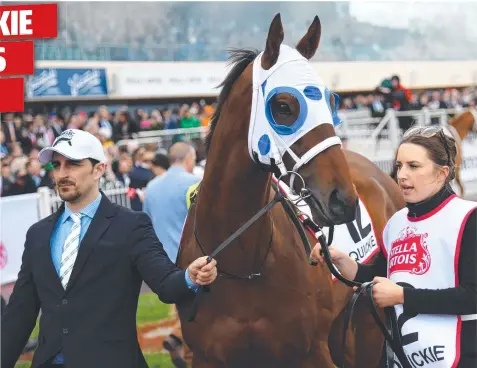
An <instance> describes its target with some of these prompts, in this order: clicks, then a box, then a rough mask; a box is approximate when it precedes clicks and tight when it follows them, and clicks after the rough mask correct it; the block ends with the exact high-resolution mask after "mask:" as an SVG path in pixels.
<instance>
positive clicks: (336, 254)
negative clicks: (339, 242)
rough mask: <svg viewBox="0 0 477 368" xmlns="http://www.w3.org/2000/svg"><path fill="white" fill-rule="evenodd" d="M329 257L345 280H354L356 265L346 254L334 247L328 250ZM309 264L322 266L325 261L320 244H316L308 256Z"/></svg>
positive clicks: (356, 270)
mask: <svg viewBox="0 0 477 368" xmlns="http://www.w3.org/2000/svg"><path fill="white" fill-rule="evenodd" d="M328 249H329V251H330V255H331V262H332V263H333V264H334V265H335V266H336V268H337V269H338V271H339V272H340V273H341V274H342V275H343V276H344V277H346V278H347V279H350V280H354V278H355V277H356V273H357V272H358V264H357V263H356V261H355V260H354V259H353V258H351V257H350V256H349V255H348V254H347V253H345V252H342V251H341V250H339V249H336V248H334V247H329V248H328ZM310 262H315V263H318V264H321V265H322V264H324V263H325V260H324V258H323V255H322V254H321V244H320V243H319V242H318V243H316V245H315V247H314V248H313V250H312V251H311V254H310Z"/></svg>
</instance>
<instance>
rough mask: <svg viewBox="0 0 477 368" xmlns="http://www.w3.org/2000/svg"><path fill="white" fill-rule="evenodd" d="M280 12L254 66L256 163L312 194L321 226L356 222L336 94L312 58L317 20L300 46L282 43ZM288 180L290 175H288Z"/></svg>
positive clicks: (252, 136)
mask: <svg viewBox="0 0 477 368" xmlns="http://www.w3.org/2000/svg"><path fill="white" fill-rule="evenodd" d="M283 36H284V33H283V26H282V22H281V18H280V14H277V15H276V16H275V18H274V19H273V21H272V23H271V25H270V31H269V34H268V37H267V41H266V47H265V51H263V52H262V53H260V54H259V55H258V56H257V57H256V58H255V60H254V62H253V97H252V109H251V117H250V127H249V134H248V147H249V153H250V155H251V157H252V159H253V160H254V161H255V162H256V163H259V164H261V165H265V166H266V167H268V168H269V169H271V170H272V171H274V172H275V173H276V175H280V174H281V175H286V174H287V172H290V171H291V172H292V173H290V175H289V176H288V177H289V178H290V182H289V184H290V187H291V188H292V189H293V190H294V191H295V192H297V193H299V192H300V191H301V190H302V189H304V188H303V183H302V181H301V180H297V179H296V175H295V174H294V173H298V174H299V175H300V176H301V177H303V179H304V182H305V183H304V184H305V187H306V189H307V190H308V191H309V193H311V196H309V197H308V199H307V202H308V204H309V205H310V207H311V208H312V211H313V216H314V217H315V219H316V220H318V221H319V222H321V223H322V224H323V225H332V224H342V223H345V222H350V221H352V220H354V218H355V209H356V205H357V203H358V195H357V193H356V190H355V187H354V185H353V183H352V181H351V175H350V172H349V167H348V164H347V161H346V158H345V156H344V153H343V151H342V149H341V140H340V138H339V137H337V136H336V134H335V130H334V125H336V124H338V123H339V118H338V116H337V112H336V111H337V107H338V101H339V100H338V96H337V95H336V94H334V93H332V92H331V91H330V90H329V89H328V88H327V87H326V86H325V85H324V83H323V81H322V80H321V78H319V77H318V75H317V74H316V72H315V70H314V68H313V67H312V66H311V64H310V62H309V59H310V58H311V57H313V55H314V54H315V52H316V50H317V49H318V45H319V42H320V36H321V23H320V20H319V18H318V17H315V19H314V21H313V23H312V24H311V26H310V28H309V29H308V32H307V33H306V34H305V36H304V37H303V38H302V39H301V41H300V42H299V43H298V45H297V46H296V48H295V49H294V48H291V47H289V46H286V45H282V41H283ZM285 177H287V176H285Z"/></svg>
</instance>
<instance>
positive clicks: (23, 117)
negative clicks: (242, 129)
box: [0, 80, 477, 196]
mask: <svg viewBox="0 0 477 368" xmlns="http://www.w3.org/2000/svg"><path fill="white" fill-rule="evenodd" d="M388 82H389V80H385V81H384V82H383V84H382V86H380V87H379V88H378V89H377V90H376V91H375V92H374V93H369V94H357V95H355V96H350V97H345V98H343V99H342V101H341V106H340V110H341V111H344V110H363V109H368V110H369V111H370V114H371V115H372V116H376V117H379V116H384V114H385V111H386V109H387V108H389V107H394V108H398V109H399V108H402V107H403V106H405V105H404V103H403V102H402V103H401V104H400V105H399V106H396V101H395V99H394V97H392V96H394V95H392V96H391V95H390V94H389V91H390V90H392V88H391V89H390V90H386V88H388V87H392V83H391V84H390V85H389V86H388V85H387V84H386V83H388ZM398 92H399V91H398ZM390 96H391V98H390ZM397 96H398V97H399V95H397ZM404 96H409V101H408V106H407V110H419V109H422V108H427V109H430V110H435V109H443V108H457V109H458V108H459V107H460V108H465V107H469V106H475V98H476V96H477V94H476V91H475V90H474V89H472V88H464V89H449V90H441V91H439V90H435V91H424V92H413V91H408V92H407V93H405V94H404ZM401 97H402V96H401ZM214 109H215V105H214V104H212V105H207V104H206V103H205V102H204V101H203V100H201V101H199V102H194V103H192V104H191V105H185V104H184V105H182V106H179V107H177V108H156V107H151V108H150V109H136V110H134V109H132V108H131V107H128V106H123V107H121V108H118V109H117V110H115V111H111V110H110V109H109V108H108V106H100V107H99V108H98V109H97V110H95V111H92V112H90V113H86V112H85V111H69V110H65V111H60V112H53V113H50V114H49V115H42V114H30V113H25V114H2V123H1V132H0V158H1V166H2V167H1V179H0V180H1V185H0V195H1V196H10V195H16V194H25V193H33V192H36V191H37V188H38V187H40V186H47V187H50V188H52V189H53V188H54V182H53V180H52V175H51V174H50V172H51V171H50V170H51V168H50V167H49V166H48V165H46V166H41V165H40V163H39V162H38V159H37V156H38V152H39V150H41V149H42V148H43V147H46V146H49V145H51V144H52V143H53V141H54V140H55V138H56V137H58V136H59V135H60V134H61V132H62V131H63V130H65V129H68V128H74V129H84V130H86V131H89V132H90V133H92V134H94V135H95V136H96V137H98V138H99V139H100V141H101V142H102V143H103V146H104V148H105V151H106V153H107V157H108V170H107V174H106V176H105V180H107V181H108V182H112V183H121V184H122V185H124V186H126V187H131V188H136V189H141V188H143V187H145V184H147V182H148V181H149V180H151V179H152V178H153V177H154V176H155V175H157V174H158V173H160V172H161V170H163V169H164V168H165V166H167V148H168V147H167V146H162V147H161V146H158V145H157V144H150V145H144V146H138V145H137V144H135V143H133V142H134V141H127V140H128V139H130V138H134V137H135V134H136V133H138V132H139V131H147V130H167V129H177V128H197V127H207V126H208V124H209V122H210V119H211V117H212V115H213V113H214ZM190 137H192V141H193V142H192V143H193V144H194V146H195V148H196V150H197V162H201V161H203V160H204V158H205V157H204V149H203V144H202V143H203V142H202V140H201V139H200V138H199V139H197V138H194V135H189V138H190ZM173 138H174V139H177V140H179V139H184V136H183V135H176V136H174V137H173ZM174 139H172V140H170V141H169V145H170V144H172V143H174ZM125 140H126V141H125ZM139 193H140V191H139Z"/></svg>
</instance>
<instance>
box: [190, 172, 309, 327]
mask: <svg viewBox="0 0 477 368" xmlns="http://www.w3.org/2000/svg"><path fill="white" fill-rule="evenodd" d="M288 174H291V172H287V175H288ZM294 174H295V175H296V176H297V177H299V178H300V179H301V180H302V184H303V186H302V189H301V191H300V194H299V199H298V201H299V200H305V199H306V198H308V197H309V196H310V195H311V193H310V191H309V190H308V189H306V188H305V181H304V179H303V177H302V176H301V175H300V174H298V173H296V172H294ZM282 177H283V175H281V176H279V177H278V183H277V184H274V183H273V182H272V187H273V189H274V190H275V196H274V197H273V199H272V200H271V201H270V202H268V203H267V204H266V205H265V206H264V207H262V208H261V209H260V210H259V211H258V212H257V213H255V215H253V216H252V217H251V218H250V219H249V220H248V221H247V222H245V223H244V224H243V225H242V226H241V227H240V228H239V229H238V230H236V231H235V232H234V233H233V234H232V235H230V236H229V237H228V238H227V239H225V240H224V241H223V242H222V243H220V244H219V245H218V246H217V247H216V248H215V249H214V251H213V252H212V253H210V254H209V255H208V254H207V252H206V251H205V248H204V247H203V245H202V244H201V242H200V240H199V233H198V229H197V212H198V205H199V197H200V196H199V195H197V196H196V198H197V199H196V202H195V203H194V204H193V205H195V213H194V237H195V240H196V241H197V244H198V245H199V247H200V249H201V251H202V253H203V254H204V255H207V263H210V262H211V261H212V259H213V258H215V257H216V256H217V255H218V254H219V253H220V252H222V251H223V250H224V249H225V248H227V247H228V246H229V245H230V244H232V243H233V242H234V240H236V239H237V238H238V237H239V236H240V235H242V234H243V233H244V232H245V231H246V230H247V229H248V228H249V227H250V226H252V225H253V224H254V223H255V222H256V221H257V220H258V219H260V218H261V217H262V216H264V215H265V214H267V213H268V212H269V211H270V210H271V209H272V208H273V207H274V206H275V205H276V204H277V203H281V204H282V206H283V208H284V209H285V212H286V213H287V214H288V216H289V217H290V219H291V220H292V222H293V224H294V225H295V227H296V229H297V230H298V233H299V235H300V238H301V240H302V242H303V246H304V249H305V253H306V255H307V257H308V258H309V257H310V254H311V246H310V243H309V241H308V238H307V235H306V232H305V229H304V228H303V225H302V224H301V222H300V220H299V219H298V217H297V215H296V212H295V211H294V207H293V205H292V204H291V203H290V200H289V199H288V198H287V197H286V196H285V195H284V194H283V193H282V191H281V190H280V187H279V183H280V181H281V180H282ZM199 190H200V189H199ZM273 227H274V226H273V219H272V232H271V236H270V240H269V244H268V249H267V251H266V254H265V257H264V259H263V261H262V262H261V265H260V267H259V271H258V272H256V273H251V274H249V275H247V276H238V275H233V274H231V273H228V272H224V271H221V272H220V275H223V276H226V277H229V278H232V279H238V280H255V279H257V278H258V277H260V276H262V272H261V270H262V268H263V266H264V264H265V261H266V259H267V256H268V254H269V253H270V249H271V246H272V243H273ZM209 291H210V288H209V287H208V286H201V287H199V290H198V291H197V293H196V296H195V299H194V303H193V305H192V310H191V313H190V316H189V318H188V320H189V322H191V321H193V320H194V319H195V316H196V314H197V310H198V306H199V303H200V300H201V299H202V298H203V295H204V293H205V292H209Z"/></svg>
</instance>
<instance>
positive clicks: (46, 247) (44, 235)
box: [38, 204, 65, 295]
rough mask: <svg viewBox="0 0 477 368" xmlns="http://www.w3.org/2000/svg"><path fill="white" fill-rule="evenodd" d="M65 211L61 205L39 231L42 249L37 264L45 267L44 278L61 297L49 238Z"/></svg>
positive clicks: (61, 288)
mask: <svg viewBox="0 0 477 368" xmlns="http://www.w3.org/2000/svg"><path fill="white" fill-rule="evenodd" d="M64 210H65V205H64V204H62V205H61V207H60V208H59V209H58V211H56V212H55V213H54V214H52V215H50V216H49V217H48V221H46V223H45V225H44V228H43V229H42V230H41V231H39V236H41V239H40V243H41V244H42V249H41V251H40V254H39V256H38V257H39V258H40V259H39V263H40V264H42V263H43V264H44V265H45V271H44V272H45V276H46V277H47V278H48V279H49V281H50V282H51V285H53V288H54V289H55V291H57V292H58V293H59V295H61V294H62V293H63V291H64V290H63V285H62V284H61V280H60V278H59V276H58V273H57V272H56V269H55V265H54V264H53V257H52V254H51V237H52V236H53V230H54V229H55V226H56V223H57V222H58V219H59V218H60V216H61V215H62V214H63V212H64Z"/></svg>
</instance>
